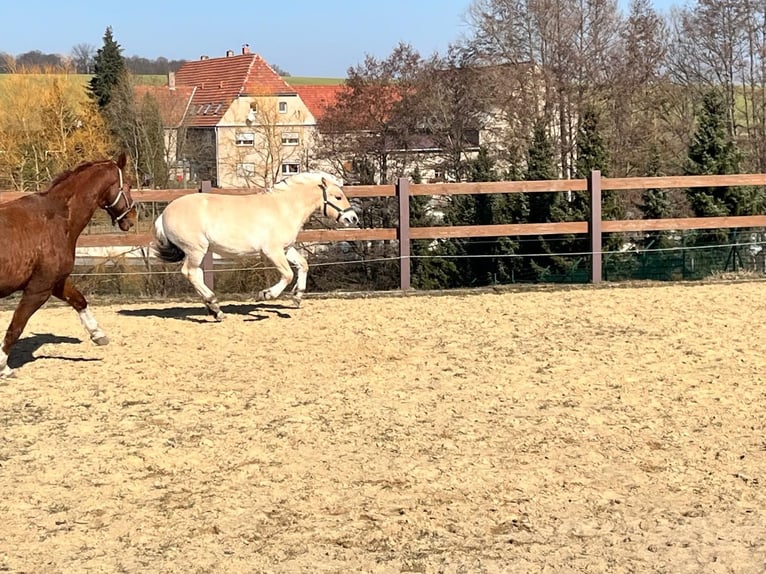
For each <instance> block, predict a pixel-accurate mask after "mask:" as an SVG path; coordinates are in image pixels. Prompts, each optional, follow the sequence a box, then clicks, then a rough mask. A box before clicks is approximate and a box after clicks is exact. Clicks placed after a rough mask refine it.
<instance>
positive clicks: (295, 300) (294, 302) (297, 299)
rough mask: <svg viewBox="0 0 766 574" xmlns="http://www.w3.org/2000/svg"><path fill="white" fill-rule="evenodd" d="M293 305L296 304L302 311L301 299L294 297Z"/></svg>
mask: <svg viewBox="0 0 766 574" xmlns="http://www.w3.org/2000/svg"><path fill="white" fill-rule="evenodd" d="M293 304H295V307H296V309H300V306H301V300H300V297H293Z"/></svg>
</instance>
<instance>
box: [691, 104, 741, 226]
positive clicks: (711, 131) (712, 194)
mask: <svg viewBox="0 0 766 574" xmlns="http://www.w3.org/2000/svg"><path fill="white" fill-rule="evenodd" d="M687 158H688V159H687V163H686V169H685V172H686V175H724V174H729V173H737V172H738V171H739V164H740V161H741V155H740V154H739V152H738V151H737V149H736V147H735V145H734V142H733V141H732V139H731V137H730V136H729V135H728V130H727V108H726V104H725V102H724V99H723V96H722V95H721V94H720V93H719V92H718V91H716V90H710V91H708V92H706V93H705V95H704V96H703V98H702V105H701V108H700V110H699V112H698V115H697V129H696V131H695V133H694V137H693V139H692V142H691V143H690V144H689V150H688V154H687ZM687 196H688V198H689V201H690V203H691V207H692V209H693V210H694V213H695V215H697V216H698V217H711V216H724V215H741V214H744V213H747V212H748V209H747V206H746V205H742V203H741V200H742V199H743V198H742V197H741V194H740V193H737V190H736V189H734V190H733V189H730V188H728V187H699V188H692V189H690V190H689V191H688V192H687Z"/></svg>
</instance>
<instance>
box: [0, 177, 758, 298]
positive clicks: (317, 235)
mask: <svg viewBox="0 0 766 574" xmlns="http://www.w3.org/2000/svg"><path fill="white" fill-rule="evenodd" d="M725 186H729V187H734V186H766V174H738V175H708V176H671V177H631V178H607V177H602V176H601V173H600V172H599V171H594V172H592V173H591V175H590V177H588V178H587V179H568V180H545V181H502V182H477V183H436V184H433V183H432V184H414V183H411V182H410V181H409V180H407V179H405V178H401V179H399V180H398V182H397V183H396V184H395V185H369V186H347V187H346V188H345V191H346V194H347V196H348V197H350V198H355V197H356V198H369V197H396V198H397V199H398V204H399V222H400V224H399V227H397V228H362V229H310V230H309V229H307V230H303V231H302V232H301V233H300V234H299V235H298V241H301V242H318V243H331V242H335V241H381V240H390V241H397V242H398V245H399V259H400V268H401V273H400V287H401V289H403V290H407V289H409V288H410V263H411V258H410V241H412V240H418V239H440V238H467V237H497V236H539V235H552V234H587V235H588V238H589V245H590V251H591V269H590V280H591V282H593V283H599V282H601V280H602V249H603V247H602V236H603V234H604V233H614V232H631V231H633V232H636V231H640V232H645V231H665V230H691V229H718V228H747V227H766V215H749V216H732V217H694V218H674V219H629V220H620V221H612V220H606V221H604V220H602V217H601V194H602V191H610V190H613V191H624V190H645V189H673V188H693V187H725ZM571 191H587V192H588V194H589V198H590V219H589V220H588V221H577V222H565V223H520V224H500V225H462V226H437V227H412V226H411V225H410V211H409V201H410V197H412V196H450V195H459V194H487V193H542V192H571ZM197 192H207V193H221V194H242V193H253V192H254V190H252V189H211V188H210V185H209V182H203V186H202V188H200V189H173V190H135V191H132V192H131V193H132V195H133V199H135V200H136V201H137V202H141V203H151V202H168V201H172V200H173V199H176V198H177V197H180V196H182V195H186V194H189V193H197ZM20 195H22V192H11V191H2V192H0V203H2V202H3V201H9V200H12V199H15V198H17V197H19V196H20ZM151 239H152V236H151V233H149V232H145V231H144V232H130V233H114V234H113V233H109V234H83V235H81V236H80V239H79V241H78V246H82V247H110V246H125V247H147V246H148V245H149V243H150V241H151ZM206 267H207V271H208V272H207V273H206V275H205V276H206V281H208V282H209V284H211V285H212V280H213V279H212V277H213V275H212V273H211V272H210V271H211V270H212V261H211V260H210V259H209V258H208V261H207V262H206Z"/></svg>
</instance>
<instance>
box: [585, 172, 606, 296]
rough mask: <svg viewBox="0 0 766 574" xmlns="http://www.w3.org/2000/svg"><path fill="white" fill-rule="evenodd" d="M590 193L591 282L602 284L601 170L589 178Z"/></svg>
mask: <svg viewBox="0 0 766 574" xmlns="http://www.w3.org/2000/svg"><path fill="white" fill-rule="evenodd" d="M588 191H589V192H590V217H589V218H588V238H589V240H590V252H591V267H590V282H591V283H601V278H602V265H603V262H602V258H601V250H602V249H603V247H602V238H601V170H598V169H594V170H593V171H591V172H590V175H589V176H588Z"/></svg>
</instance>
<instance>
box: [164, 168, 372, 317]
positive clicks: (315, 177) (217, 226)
mask: <svg viewBox="0 0 766 574" xmlns="http://www.w3.org/2000/svg"><path fill="white" fill-rule="evenodd" d="M319 208H321V209H322V213H323V215H324V216H325V217H333V218H334V219H335V221H337V222H341V223H343V224H344V225H345V226H349V225H355V224H357V223H358V222H359V218H358V217H357V215H356V213H355V212H354V210H353V208H352V207H351V204H350V203H349V201H348V199H347V198H346V195H345V194H344V193H343V189H342V184H341V183H340V182H338V181H336V180H335V178H333V177H332V176H331V175H330V174H327V173H324V172H306V173H301V174H297V175H294V176H291V177H288V178H287V179H285V180H282V181H280V182H279V183H277V184H276V185H274V187H273V188H272V189H270V190H269V191H267V192H266V193H259V194H252V195H219V194H209V193H204V194H203V193H195V194H190V195H184V196H181V197H179V198H178V199H176V200H174V201H172V202H171V203H170V204H169V205H168V206H167V207H166V208H165V210H164V211H163V212H162V214H161V215H160V216H159V217H158V218H157V220H156V221H155V223H154V227H155V229H154V233H155V238H156V241H155V244H154V249H155V253H156V254H157V256H158V257H159V258H160V259H162V260H164V261H167V262H170V263H174V262H178V261H182V260H184V258H185V259H186V261H184V264H183V266H182V268H181V272H182V273H183V274H184V276H185V277H186V278H187V279H188V280H189V281H190V282H191V284H192V285H193V286H194V289H195V290H196V291H197V293H199V295H200V296H201V297H202V300H203V301H204V303H205V306H206V307H207V309H208V312H209V313H210V314H211V315H213V316H214V317H215V318H216V319H217V320H218V321H221V320H222V319H223V317H224V314H223V313H222V312H221V308H220V305H219V303H218V300H217V298H216V296H215V293H213V291H211V290H210V289H209V288H208V287H207V286H206V285H205V282H204V277H203V272H202V269H201V267H200V265H201V264H202V258H203V257H204V256H205V254H206V253H207V252H208V250H210V251H212V252H215V253H218V254H223V255H230V256H234V257H241V256H244V255H254V254H257V253H263V254H264V255H265V256H266V257H268V258H269V260H271V262H272V263H273V264H274V265H275V266H276V268H277V269H278V270H279V273H280V275H281V278H280V280H279V281H278V282H277V283H276V284H274V285H272V286H271V287H270V288H268V289H264V290H263V291H261V292H260V294H259V298H260V299H275V298H277V297H279V295H280V294H281V293H282V291H284V289H285V288H286V287H287V286H288V285H289V284H290V282H291V281H292V280H293V276H294V275H293V271H292V269H291V268H290V264H291V263H292V264H293V265H295V266H296V267H297V268H298V278H297V280H296V282H295V287H294V288H293V299H294V301H295V303H296V304H297V305H300V300H301V297H302V295H303V292H304V291H305V290H306V277H307V275H308V264H307V263H306V260H305V259H304V257H303V256H302V255H301V254H300V253H299V252H298V250H297V249H296V248H295V247H294V245H293V243H294V242H295V238H296V237H297V236H298V232H299V231H300V230H301V228H302V227H303V224H304V223H305V222H306V220H307V219H308V218H309V216H310V215H311V214H312V213H313V212H314V211H315V210H317V209H319Z"/></svg>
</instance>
